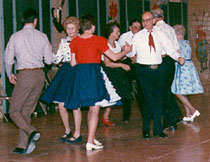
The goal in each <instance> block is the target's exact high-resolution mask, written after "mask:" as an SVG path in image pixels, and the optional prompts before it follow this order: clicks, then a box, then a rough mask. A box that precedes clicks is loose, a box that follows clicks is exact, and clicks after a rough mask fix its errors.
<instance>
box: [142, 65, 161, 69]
mask: <svg viewBox="0 0 210 162" xmlns="http://www.w3.org/2000/svg"><path fill="white" fill-rule="evenodd" d="M138 65H139V66H140V67H145V68H149V69H152V70H156V69H157V68H158V66H159V65H158V64H153V65H144V64H138Z"/></svg>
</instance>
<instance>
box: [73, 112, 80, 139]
mask: <svg viewBox="0 0 210 162" xmlns="http://www.w3.org/2000/svg"><path fill="white" fill-rule="evenodd" d="M73 114H74V126H75V131H74V137H75V138H78V137H79V136H80V128H81V123H82V113H81V110H80V108H78V109H77V110H73Z"/></svg>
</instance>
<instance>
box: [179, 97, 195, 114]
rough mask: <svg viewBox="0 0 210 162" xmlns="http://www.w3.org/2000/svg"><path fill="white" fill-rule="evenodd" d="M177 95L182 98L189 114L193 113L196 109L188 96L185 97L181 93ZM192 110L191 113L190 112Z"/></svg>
mask: <svg viewBox="0 0 210 162" xmlns="http://www.w3.org/2000/svg"><path fill="white" fill-rule="evenodd" d="M176 96H177V97H178V98H179V99H180V101H181V102H182V103H183V104H184V107H185V109H186V112H187V115H188V114H193V113H194V112H195V111H196V109H195V108H194V107H193V106H192V104H191V103H190V101H189V100H188V99H187V97H185V96H184V95H179V94H176ZM190 112H191V113H190Z"/></svg>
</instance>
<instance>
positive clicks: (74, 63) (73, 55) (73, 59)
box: [70, 53, 77, 66]
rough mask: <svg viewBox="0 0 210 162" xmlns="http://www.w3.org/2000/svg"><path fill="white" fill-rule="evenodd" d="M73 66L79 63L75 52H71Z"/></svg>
mask: <svg viewBox="0 0 210 162" xmlns="http://www.w3.org/2000/svg"><path fill="white" fill-rule="evenodd" d="M70 63H71V66H75V65H76V64H77V61H76V58H75V53H72V54H71V62H70Z"/></svg>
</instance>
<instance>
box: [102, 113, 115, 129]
mask: <svg viewBox="0 0 210 162" xmlns="http://www.w3.org/2000/svg"><path fill="white" fill-rule="evenodd" d="M101 122H102V125H103V126H109V127H110V126H115V124H114V123H112V122H110V121H109V119H104V116H103V115H102V117H101Z"/></svg>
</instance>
